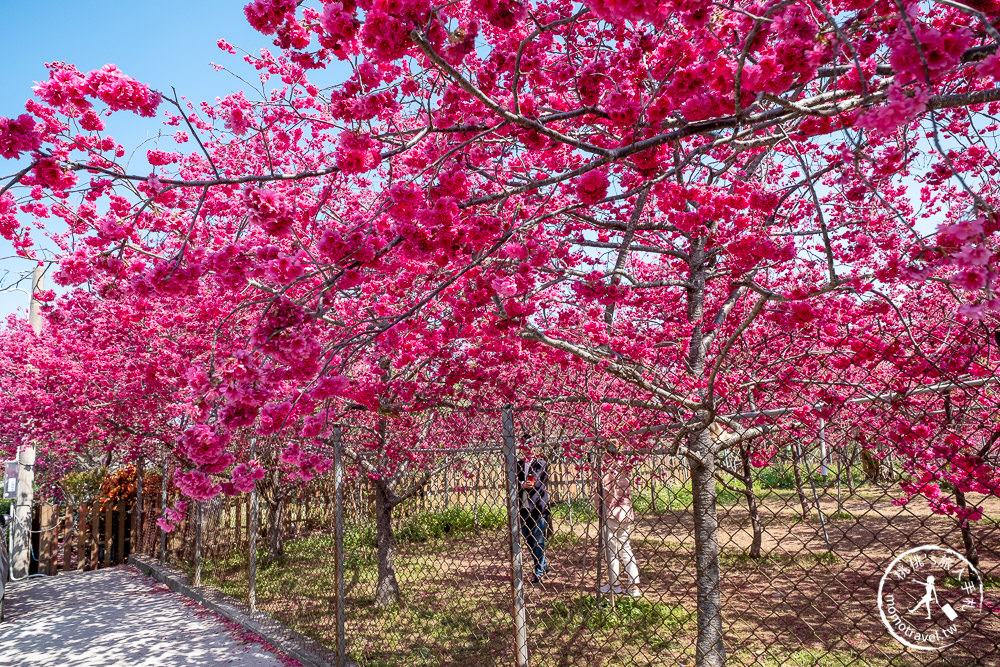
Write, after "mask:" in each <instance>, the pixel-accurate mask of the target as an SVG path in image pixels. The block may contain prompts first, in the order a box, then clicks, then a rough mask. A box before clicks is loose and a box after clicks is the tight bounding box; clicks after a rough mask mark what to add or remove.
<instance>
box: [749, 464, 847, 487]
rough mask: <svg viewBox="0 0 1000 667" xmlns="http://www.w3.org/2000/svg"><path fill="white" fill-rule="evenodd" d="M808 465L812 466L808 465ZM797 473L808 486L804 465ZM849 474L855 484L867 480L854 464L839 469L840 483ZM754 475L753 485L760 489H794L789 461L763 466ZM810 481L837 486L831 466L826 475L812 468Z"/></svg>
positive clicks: (793, 476) (821, 484)
mask: <svg viewBox="0 0 1000 667" xmlns="http://www.w3.org/2000/svg"><path fill="white" fill-rule="evenodd" d="M810 467H812V466H811V465H810ZM799 475H800V477H801V478H802V485H803V486H805V487H809V486H810V483H809V475H807V474H806V471H805V468H804V467H800V468H799ZM849 475H850V476H852V477H853V480H852V481H853V482H854V484H855V486H861V485H863V484H864V483H865V482H866V481H867V478H866V477H865V473H864V470H863V469H862V468H861V466H860V465H855V466H854V468H853V469H851V470H846V469H845V470H842V471H841V474H840V481H841V483H842V484H847V479H848V476H849ZM756 476H757V479H756V481H755V484H754V485H755V486H757V485H759V486H760V487H761V488H762V489H780V490H783V491H787V490H794V489H795V471H794V470H793V469H792V466H791V464H789V463H776V464H772V465H768V466H765V467H764V468H761V469H760V470H758V471H757V475H756ZM812 482H813V484H815V485H816V486H818V487H828V486H837V475H836V470H835V469H832V468H831V469H830V474H828V475H821V474H820V473H819V471H818V470H813V471H812Z"/></svg>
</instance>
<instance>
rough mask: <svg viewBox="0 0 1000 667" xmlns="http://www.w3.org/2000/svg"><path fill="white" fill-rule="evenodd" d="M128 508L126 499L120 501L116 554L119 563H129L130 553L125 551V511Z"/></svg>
mask: <svg viewBox="0 0 1000 667" xmlns="http://www.w3.org/2000/svg"><path fill="white" fill-rule="evenodd" d="M127 509H128V503H127V502H126V501H124V500H120V501H118V540H117V541H118V544H117V547H118V551H117V552H116V555H117V556H118V558H116V559H115V562H117V563H119V564H120V563H127V562H128V554H127V553H125V535H126V533H125V512H126V510H127Z"/></svg>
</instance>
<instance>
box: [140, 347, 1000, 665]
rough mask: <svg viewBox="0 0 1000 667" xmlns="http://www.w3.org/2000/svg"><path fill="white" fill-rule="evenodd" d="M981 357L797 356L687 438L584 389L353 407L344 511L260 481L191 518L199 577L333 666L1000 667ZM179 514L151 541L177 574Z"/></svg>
mask: <svg viewBox="0 0 1000 667" xmlns="http://www.w3.org/2000/svg"><path fill="white" fill-rule="evenodd" d="M795 344H796V346H797V348H796V349H801V347H802V345H803V343H802V341H801V340H797V341H796V343H795ZM776 349H777V352H775V354H776V356H780V355H781V354H785V355H792V354H794V353H795V351H794V350H793V349H791V347H789V348H788V349H784V350H781V349H778V348H776ZM976 349H979V350H981V349H983V348H976ZM976 355H979V352H976V353H975V355H973V354H971V353H970V356H969V358H968V359H966V360H965V361H964V362H962V361H961V360H957V361H956V360H955V359H943V360H939V362H940V363H939V364H938V365H937V366H936V368H937V370H933V372H930V371H927V370H926V369H923V370H921V372H920V373H915V372H914V370H913V368H912V365H911V362H913V358H912V357H906V358H904V357H901V358H900V360H899V363H898V364H896V366H895V368H894V369H887V368H885V367H884V366H880V367H879V368H877V369H875V370H873V372H872V373H871V374H870V375H868V376H867V377H864V378H861V379H859V378H856V377H851V376H849V375H848V374H847V372H846V371H845V372H840V371H838V370H837V364H836V362H835V359H829V358H827V359H825V360H824V361H823V363H821V364H811V363H805V362H803V364H802V365H801V366H800V367H799V368H798V371H797V372H798V373H799V374H798V375H795V374H794V373H793V374H792V375H791V376H786V377H783V378H782V381H781V382H770V381H762V382H759V383H752V384H750V385H747V386H744V387H741V388H740V390H739V391H732V392H730V393H729V398H725V399H721V400H720V401H719V402H718V404H717V405H716V411H715V415H712V421H713V424H712V426H711V427H709V428H704V427H702V428H698V429H691V428H688V429H687V430H686V431H685V429H684V425H685V424H690V423H691V419H687V421H686V422H685V420H684V419H680V420H678V421H676V422H671V421H670V420H669V419H667V420H664V414H663V413H662V412H660V413H657V412H654V411H652V410H650V411H649V414H648V421H647V422H646V423H648V424H649V427H646V428H641V429H636V428H635V423H636V420H635V418H634V412H633V413H630V416H629V417H628V419H626V417H625V412H624V411H620V410H617V408H614V407H613V406H612V409H608V407H607V404H606V403H601V402H600V401H598V402H592V403H588V402H586V401H576V402H575V403H573V404H572V406H569V405H568V404H567V405H561V406H560V405H555V404H552V405H548V406H545V407H544V408H542V407H537V406H536V407H534V408H532V409H521V410H514V411H513V412H511V413H507V414H503V413H502V412H501V411H496V410H475V411H473V410H437V411H428V412H427V413H425V414H421V415H417V416H414V415H388V416H387V415H386V414H382V413H379V414H370V415H366V416H364V417H359V418H358V419H357V422H356V423H350V424H347V423H345V424H344V425H343V430H342V440H341V441H340V442H339V449H340V450H341V451H342V455H341V456H340V460H341V465H342V471H343V480H342V483H341V484H340V486H339V489H340V493H341V496H342V502H341V503H340V510H339V516H341V517H342V519H341V520H339V521H338V519H337V517H338V502H337V496H338V494H337V491H338V484H337V481H336V476H335V474H334V473H335V471H336V466H334V467H333V468H331V469H330V470H329V471H325V472H323V474H319V475H318V476H316V477H315V478H311V479H306V478H303V479H301V480H299V483H298V484H297V485H288V484H279V483H278V481H279V480H278V479H277V478H276V477H273V475H276V474H277V473H269V475H272V477H269V478H268V479H266V480H265V481H264V483H263V484H262V485H261V486H260V490H259V498H258V500H257V501H255V500H254V498H253V497H251V496H249V495H242V496H234V497H222V498H218V499H216V500H213V501H211V502H209V503H206V504H205V506H204V508H203V514H202V527H201V534H202V538H201V558H200V576H201V580H202V582H203V583H206V584H209V585H212V586H215V587H217V588H219V589H220V590H222V591H223V592H225V593H228V594H230V595H232V596H234V597H235V598H237V599H238V600H240V601H241V602H242V603H244V604H246V605H247V606H248V607H252V608H254V609H256V610H259V612H263V613H265V614H268V615H270V616H273V617H274V618H276V619H278V620H280V621H281V622H283V623H285V624H286V625H288V626H289V627H291V628H292V629H294V630H297V631H299V632H301V633H302V634H303V635H305V636H307V637H310V638H312V639H314V640H316V641H317V642H319V643H320V644H323V645H324V646H326V647H328V648H329V649H330V651H331V653H330V656H331V657H330V659H331V662H336V661H337V657H336V652H337V649H338V642H339V641H341V640H342V641H343V653H344V655H343V659H344V660H345V661H349V662H354V663H357V664H360V665H511V664H513V665H522V664H523V665H527V664H531V665H575V664H585V665H665V664H670V665H673V664H676V665H693V664H722V662H725V663H726V664H734V665H759V666H761V667H765V666H771V665H824V666H841V665H845V666H846V665H885V666H889V665H940V664H948V665H991V664H1000V613H998V611H1000V553H998V552H1000V499H998V498H997V497H996V496H994V495H989V494H984V493H979V492H977V491H975V490H974V489H976V488H977V487H976V485H975V484H972V483H966V482H965V481H963V480H972V479H973V478H974V477H975V476H976V475H979V474H984V473H983V471H982V470H981V469H980V468H982V467H983V465H984V463H985V462H988V461H989V460H990V457H991V456H995V454H992V453H991V452H995V451H996V447H995V441H996V439H997V438H996V433H997V418H998V416H1000V412H998V411H997V405H998V402H997V398H998V391H997V386H996V384H995V383H994V378H995V376H994V375H993V374H992V373H989V372H985V371H984V368H987V367H988V365H986V364H983V363H981V361H982V358H981V355H980V356H976ZM926 356H927V355H924V358H925V360H926ZM973 356H976V358H977V359H978V360H979V361H977V364H973V363H971V361H970V360H971V359H972V358H973ZM942 367H943V370H942ZM851 368H856V366H851ZM581 406H582V407H581ZM569 414H572V415H573V417H572V418H569V417H567V415H569ZM581 415H582V416H581ZM698 438H703V439H707V440H703V441H707V442H709V443H710V445H711V448H712V449H711V451H712V452H714V454H713V456H712V457H711V458H710V460H707V461H699V460H698V459H697V457H695V456H694V455H693V454H691V448H692V447H693V446H694V445H693V444H692V443H696V442H699V441H698V440H697V439H698ZM917 440H919V441H920V442H921V443H922V444H921V446H919V447H916V446H914V447H912V448H911V447H908V446H907V443H908V442H911V441H912V442H914V443H915V442H916V441H917ZM337 445H338V443H333V444H331V443H329V442H328V443H326V444H325V445H324V446H322V447H320V446H318V445H317V447H318V449H316V450H315V451H308V452H307V453H308V454H310V455H313V454H314V455H316V456H317V457H321V458H322V457H327V458H330V459H332V460H335V459H336V458H337V457H336V451H335V450H336V449H337ZM958 445H961V446H960V447H959V446H958ZM261 447H262V451H263V448H264V445H263V444H262V445H261ZM302 447H303V448H305V447H306V446H305V445H302ZM970 448H971V449H970ZM303 451H306V449H303ZM400 451H407V452H410V454H409V455H407V456H403V457H400V456H398V455H397V454H398V452H400ZM970 451H972V452H973V453H972V454H970V453H969V452H970ZM276 452H277V450H275V453H273V456H275V457H277V456H279V454H278V453H276ZM977 456H978V457H979V458H978V459H977V458H976V457H977ZM321 468H322V466H321ZM706 474H707V475H710V478H709V479H710V480H711V483H710V484H706V483H705V481H704V480H705V479H706V478H705V475H706ZM699 475H701V477H699ZM305 477H308V476H305ZM699 480H700V481H699ZM279 489H282V490H284V489H294V491H293V492H286V491H281V492H280V493H284V494H285V495H280V494H279ZM970 489H971V490H970ZM910 496H913V497H912V499H910ZM706 498H707V499H708V501H706ZM254 502H259V512H257V513H256V514H257V517H256V519H255V518H254V514H255V512H254V511H253V505H254ZM706 502H708V504H707V505H706ZM196 516H197V510H196V508H195V507H189V508H188V515H187V519H186V524H184V525H182V526H180V527H179V528H178V530H176V531H175V532H174V533H171V535H170V536H169V539H168V540H167V555H168V557H169V558H170V559H171V560H172V561H174V562H178V563H181V564H182V565H184V566H185V567H186V568H187V569H188V570H189V571H190V572H191V573H192V575H193V574H194V572H195V570H196V569H197V568H198V565H196V564H195V561H196V560H197V559H196V557H195V556H196V552H197V550H198V545H197V543H198V540H197V537H196V535H197V530H196V529H193V528H192V526H195V525H196V523H197V521H196ZM255 521H256V526H257V527H256V530H255V529H254V522H255ZM338 527H339V528H340V530H341V531H342V540H339V539H338V533H337V531H338ZM142 542H143V545H146V546H147V547H148V545H153V546H152V550H153V553H157V554H158V552H157V551H156V549H157V547H156V545H155V540H152V539H150V538H149V537H148V536H145V537H144V539H143V541H142ZM252 545H255V547H254V546H252ZM925 547H942V548H946V549H950V550H951V551H949V552H943V551H940V550H938V551H932V550H926V549H924V548H925ZM921 549H924V550H921ZM147 550H148V549H147ZM952 552H954V553H952ZM713 553H715V554H717V558H715V559H713V558H710V557H709V556H710V555H711V554H713ZM251 555H253V558H251ZM963 559H964V560H963ZM252 560H253V561H254V564H253V565H251V561H252ZM966 562H968V563H971V565H972V566H973V567H972V568H970V567H967V566H966V565H965V563H966ZM716 563H717V564H718V568H717V569H716V567H715V564H716ZM338 567H340V568H342V573H338ZM251 570H253V571H254V572H253V575H251ZM716 577H717V580H716ZM929 577H935V578H934V579H933V582H932V583H930V582H929V580H928V578H929ZM251 579H255V581H254V583H253V584H251ZM716 582H717V583H716ZM338 586H341V587H342V591H343V593H342V597H341V596H340V595H338ZM980 592H981V596H980ZM932 593H933V597H932V598H928V599H926V600H925V597H926V596H930V595H931V594H932ZM887 596H888V600H887ZM341 610H342V614H343V620H342V622H338V611H341ZM925 611H926V614H925ZM925 616H926V618H925ZM886 620H887V621H888V624H887V623H886V622H884V621H886ZM902 620H906V621H907V622H908V624H909V625H908V626H907V627H909V628H910V631H909V632H908V631H907V630H906V629H905V628H903V626H902V625H901V624H900V623H898V622H897V621H902ZM713 626H714V627H715V628H717V629H718V630H719V631H721V638H722V639H721V642H715V643H713V642H712V641H710V640H711V636H712V631H713ZM890 629H893V631H894V632H895V633H896V634H897V635H898V636H899V637H897V636H894V635H893V634H891V633H890ZM915 633H919V634H915ZM920 635H923V637H921V636H920ZM706 637H708V638H709V639H708V640H706ZM901 640H905V641H907V642H909V643H911V644H914V645H922V644H927V643H933V642H934V641H937V642H938V643H940V644H941V645H947V646H946V648H941V647H940V646H935V647H933V649H934V650H922V649H920V648H914V647H911V646H907V645H906V643H904V641H901ZM699 644H700V645H699ZM925 648H926V647H925ZM720 649H721V650H720Z"/></svg>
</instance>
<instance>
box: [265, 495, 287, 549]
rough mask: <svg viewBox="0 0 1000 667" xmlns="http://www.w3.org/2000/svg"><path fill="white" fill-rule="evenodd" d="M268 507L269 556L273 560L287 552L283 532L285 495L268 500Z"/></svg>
mask: <svg viewBox="0 0 1000 667" xmlns="http://www.w3.org/2000/svg"><path fill="white" fill-rule="evenodd" d="M267 508H268V512H267V557H268V559H272V560H273V559H277V558H281V557H282V556H283V555H284V554H285V536H284V533H283V532H282V527H283V525H284V523H285V521H284V518H285V498H284V496H281V497H279V498H278V499H277V500H273V501H270V502H268V504H267Z"/></svg>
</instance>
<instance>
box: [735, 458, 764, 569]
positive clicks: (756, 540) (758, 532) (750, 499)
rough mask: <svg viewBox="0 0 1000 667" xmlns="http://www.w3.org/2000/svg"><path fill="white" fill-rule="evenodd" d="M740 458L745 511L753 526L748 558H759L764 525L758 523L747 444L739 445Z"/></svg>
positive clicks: (758, 512)
mask: <svg viewBox="0 0 1000 667" xmlns="http://www.w3.org/2000/svg"><path fill="white" fill-rule="evenodd" d="M740 459H741V460H742V463H743V477H744V478H745V479H744V484H745V486H746V496H747V511H749V512H750V525H751V526H752V527H753V542H751V543H750V558H760V547H761V543H762V542H763V541H764V527H763V526H762V525H761V523H760V511H759V509H758V508H757V496H756V495H754V492H753V474H752V470H751V466H750V451H749V446H748V445H747V444H746V443H744V444H743V445H741V446H740Z"/></svg>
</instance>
